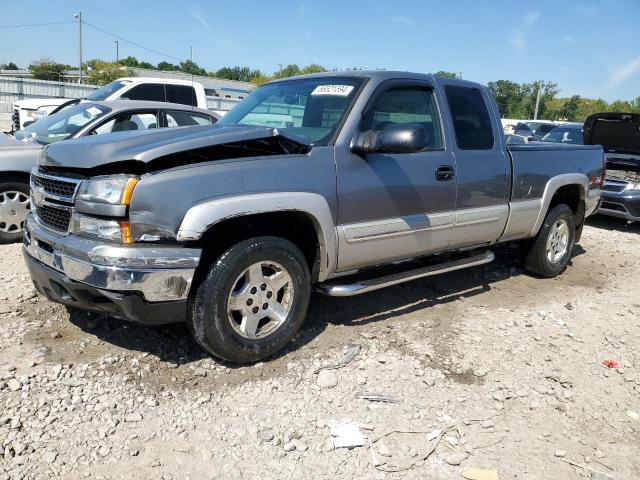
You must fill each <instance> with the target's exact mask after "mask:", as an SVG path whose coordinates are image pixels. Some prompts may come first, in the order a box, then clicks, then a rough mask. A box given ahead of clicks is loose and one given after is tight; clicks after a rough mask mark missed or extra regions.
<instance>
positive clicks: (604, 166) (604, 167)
mask: <svg viewBox="0 0 640 480" xmlns="http://www.w3.org/2000/svg"><path fill="white" fill-rule="evenodd" d="M606 176H607V156H606V155H605V154H604V153H603V154H602V175H601V176H600V188H602V187H603V186H604V179H605V177H606Z"/></svg>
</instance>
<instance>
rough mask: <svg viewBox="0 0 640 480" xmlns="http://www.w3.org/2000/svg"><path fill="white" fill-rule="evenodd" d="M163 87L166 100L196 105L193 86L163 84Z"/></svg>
mask: <svg viewBox="0 0 640 480" xmlns="http://www.w3.org/2000/svg"><path fill="white" fill-rule="evenodd" d="M165 89H166V92H167V102H170V103H180V104H182V105H191V106H192V107H195V106H196V105H197V102H196V92H195V90H194V88H193V87H189V86H187V85H165Z"/></svg>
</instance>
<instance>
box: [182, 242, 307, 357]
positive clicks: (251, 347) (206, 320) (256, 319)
mask: <svg viewBox="0 0 640 480" xmlns="http://www.w3.org/2000/svg"><path fill="white" fill-rule="evenodd" d="M310 294H311V280H310V274H309V267H308V265H307V261H306V259H305V257H304V255H303V254H302V252H301V251H300V250H299V249H298V248H297V247H296V246H295V245H294V244H293V243H291V242H289V241H288V240H285V239H282V238H277V237H257V238H252V239H249V240H245V241H242V242H240V243H238V244H236V245H234V246H232V247H231V248H229V249H228V250H227V251H226V252H224V253H223V254H222V256H220V258H218V259H217V260H216V261H215V262H214V263H213V264H212V265H211V267H210V269H209V272H208V274H207V276H206V278H205V279H204V280H203V281H202V282H201V283H200V284H199V285H198V286H197V289H196V292H195V295H194V297H193V301H192V305H191V312H190V318H189V319H188V326H189V329H190V330H191V333H192V334H193V336H194V337H195V339H196V341H197V342H198V344H199V345H200V346H201V347H203V348H204V349H205V350H207V351H208V352H210V353H212V354H213V355H215V356H217V357H220V358H223V359H225V360H228V361H231V362H235V363H248V362H255V361H258V360H261V359H263V358H266V357H269V356H271V355H273V354H274V353H276V352H277V351H278V350H280V349H281V348H283V347H284V346H285V345H286V343H287V342H288V341H289V340H290V339H291V338H292V337H293V336H294V335H295V333H296V332H297V331H298V329H299V328H300V326H301V325H302V322H303V320H304V317H305V315H306V312H307V307H308V305H309V297H310Z"/></svg>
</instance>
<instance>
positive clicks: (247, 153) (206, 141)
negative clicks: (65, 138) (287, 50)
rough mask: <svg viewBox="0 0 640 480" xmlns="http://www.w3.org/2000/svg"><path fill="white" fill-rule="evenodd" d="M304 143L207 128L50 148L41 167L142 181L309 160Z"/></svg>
mask: <svg viewBox="0 0 640 480" xmlns="http://www.w3.org/2000/svg"><path fill="white" fill-rule="evenodd" d="M310 150H311V145H310V144H309V142H308V141H307V140H306V139H305V138H303V137H296V136H292V135H287V134H285V133H283V132H282V131H280V130H278V129H277V128H269V127H261V126H253V125H206V126H201V127H185V128H165V129H157V130H149V131H146V132H121V133H112V134H109V135H93V136H89V137H85V138H81V139H77V140H74V141H73V142H60V143H56V144H53V145H50V146H49V147H47V148H46V149H45V150H44V151H43V155H42V156H41V158H40V162H39V166H40V168H41V169H42V170H44V171H47V172H60V173H68V174H73V175H79V176H83V177H92V176H96V175H111V174H133V175H143V174H145V173H153V172H157V171H159V170H164V169H169V168H174V167H180V166H185V165H192V164H195V163H204V162H210V161H215V160H231V159H237V158H249V157H257V156H271V155H289V154H306V153H308V152H309V151H310Z"/></svg>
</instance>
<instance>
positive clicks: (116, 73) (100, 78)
mask: <svg viewBox="0 0 640 480" xmlns="http://www.w3.org/2000/svg"><path fill="white" fill-rule="evenodd" d="M86 65H87V67H88V68H87V69H88V70H89V79H88V83H90V84H92V85H106V84H107V83H109V82H113V81H114V80H117V79H118V78H122V77H134V76H135V73H133V70H131V69H130V68H129V67H125V66H124V65H121V64H120V63H118V62H105V61H104V60H99V59H94V60H89V61H88V62H87V63H86Z"/></svg>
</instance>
